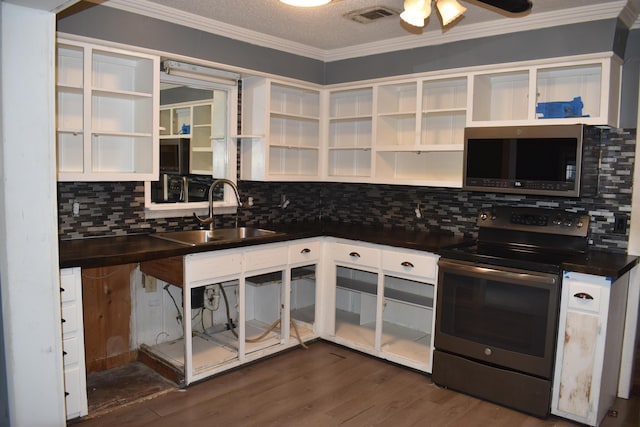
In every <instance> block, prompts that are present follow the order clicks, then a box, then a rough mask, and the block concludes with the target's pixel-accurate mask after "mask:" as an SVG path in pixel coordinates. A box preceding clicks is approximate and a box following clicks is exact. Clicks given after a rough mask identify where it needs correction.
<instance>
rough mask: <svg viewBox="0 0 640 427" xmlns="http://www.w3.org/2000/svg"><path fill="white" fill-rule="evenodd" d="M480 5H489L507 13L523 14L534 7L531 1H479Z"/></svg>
mask: <svg viewBox="0 0 640 427" xmlns="http://www.w3.org/2000/svg"><path fill="white" fill-rule="evenodd" d="M478 1H479V2H480V3H485V4H488V5H489V6H493V7H497V8H498V9H502V10H504V11H506V12H511V13H522V12H526V11H527V10H529V9H531V7H532V6H533V5H532V4H531V1H530V0H478Z"/></svg>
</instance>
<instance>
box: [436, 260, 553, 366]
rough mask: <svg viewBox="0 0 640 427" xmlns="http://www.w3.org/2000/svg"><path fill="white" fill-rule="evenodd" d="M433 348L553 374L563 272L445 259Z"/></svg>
mask: <svg viewBox="0 0 640 427" xmlns="http://www.w3.org/2000/svg"><path fill="white" fill-rule="evenodd" d="M438 265H439V273H438V274H439V277H438V294H437V295H438V297H437V311H436V333H435V347H436V349H438V350H441V351H446V352H449V353H452V354H457V355H460V356H462V357H466V358H469V359H473V360H478V361H482V362H487V363H490V364H493V365H496V366H503V367H505V368H509V369H513V370H516V371H519V372H523V373H527V374H531V375H536V376H539V377H543V378H551V374H552V367H553V356H554V354H555V343H556V330H557V322H558V311H559V306H558V304H559V296H558V295H559V287H560V286H559V284H558V283H559V280H560V278H559V275H558V274H550V273H542V272H535V271H529V270H519V269H511V268H506V267H497V266H491V265H483V264H475V263H469V262H463V261H453V260H444V259H441V260H440V261H439V263H438Z"/></svg>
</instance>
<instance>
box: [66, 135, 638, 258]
mask: <svg viewBox="0 0 640 427" xmlns="http://www.w3.org/2000/svg"><path fill="white" fill-rule="evenodd" d="M635 147H636V131H635V129H634V130H629V131H619V132H606V133H605V137H604V141H603V151H602V162H601V168H600V183H599V195H598V196H596V197H590V198H580V199H572V198H561V197H531V196H519V195H508V194H497V193H474V192H468V191H462V190H458V189H450V188H431V187H415V186H398V185H379V184H355V183H270V182H255V181H240V182H239V183H238V187H239V190H240V195H241V198H242V199H243V200H246V198H247V197H249V196H251V197H253V199H254V206H253V207H250V208H248V207H245V208H241V209H240V210H239V213H238V215H239V223H240V224H241V225H261V226H268V225H269V224H277V223H291V222H302V221H334V222H336V221H339V222H346V223H354V224H370V225H377V226H381V227H401V228H405V229H415V230H427V231H438V232H449V233H453V234H458V235H464V236H467V237H475V236H476V233H477V230H476V226H475V217H476V214H477V212H478V210H479V209H480V208H482V207H489V206H494V205H519V206H538V207H552V208H561V209H565V210H571V211H576V212H586V213H588V214H589V215H590V216H591V225H590V238H591V240H592V241H593V243H592V246H593V247H594V248H598V249H603V250H608V251H612V252H619V253H624V252H626V249H627V240H628V224H627V229H626V232H625V233H624V234H622V233H620V234H616V233H614V221H615V218H616V217H617V216H623V217H625V218H626V219H627V223H628V222H629V221H628V219H629V216H630V213H631V194H632V183H633V166H634V164H633V163H634V162H633V160H634V155H635ZM282 197H286V198H287V199H288V200H289V202H290V203H289V204H288V206H287V207H286V209H282V208H281V207H280V205H281V202H282ZM74 200H75V201H77V202H78V203H79V204H80V212H79V215H78V216H73V214H72V213H73V212H72V203H71V201H74ZM418 203H419V204H420V208H421V209H422V211H423V213H424V215H423V216H422V218H416V215H415V211H414V210H415V209H416V207H417V206H418ZM58 216H59V220H58V222H59V225H58V229H59V235H60V238H62V239H77V238H86V237H97V236H110V235H124V234H139V233H149V232H153V231H173V230H181V229H193V228H196V224H195V222H194V220H193V218H192V217H185V218H167V219H146V218H145V215H144V185H143V183H141V182H99V183H90V182H76V183H66V182H61V183H58ZM234 223H235V215H219V216H216V226H217V227H223V226H233V224H234Z"/></svg>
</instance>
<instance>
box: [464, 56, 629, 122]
mask: <svg viewBox="0 0 640 427" xmlns="http://www.w3.org/2000/svg"><path fill="white" fill-rule="evenodd" d="M621 71H622V67H621V61H620V59H619V58H617V57H616V56H614V55H613V54H611V53H608V54H606V55H602V54H600V55H588V56H586V57H585V56H581V57H578V58H574V59H572V60H567V61H559V60H555V61H553V62H551V61H545V62H544V63H538V64H532V65H527V66H515V67H512V68H508V69H507V68H502V69H495V70H491V71H487V72H484V71H482V72H474V73H472V74H471V76H470V81H471V82H472V85H473V86H472V88H471V93H472V96H473V102H472V104H471V110H472V113H471V115H470V120H469V121H468V123H467V125H468V126H500V125H545V124H571V123H586V124H592V125H610V126H614V127H615V126H617V125H618V105H619V102H620V78H621Z"/></svg>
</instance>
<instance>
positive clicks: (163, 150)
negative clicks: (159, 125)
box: [160, 138, 190, 175]
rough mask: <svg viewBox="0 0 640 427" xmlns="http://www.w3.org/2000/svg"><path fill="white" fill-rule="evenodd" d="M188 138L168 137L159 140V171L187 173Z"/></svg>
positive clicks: (188, 169) (176, 173)
mask: <svg viewBox="0 0 640 427" xmlns="http://www.w3.org/2000/svg"><path fill="white" fill-rule="evenodd" d="M189 146H190V140H189V138H169V139H161V140H160V172H161V173H168V174H175V175H188V174H189V172H190V168H189V148H190V147H189Z"/></svg>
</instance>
